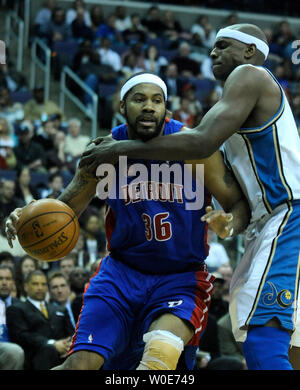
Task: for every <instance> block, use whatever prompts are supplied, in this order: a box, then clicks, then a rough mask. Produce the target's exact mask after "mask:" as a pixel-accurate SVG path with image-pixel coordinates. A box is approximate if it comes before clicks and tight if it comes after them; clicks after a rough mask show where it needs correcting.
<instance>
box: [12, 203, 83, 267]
mask: <svg viewBox="0 0 300 390" xmlns="http://www.w3.org/2000/svg"><path fill="white" fill-rule="evenodd" d="M16 228H17V236H18V239H19V242H20V244H21V246H22V248H23V249H24V250H25V252H26V253H28V254H29V255H30V256H32V257H33V258H35V259H37V260H42V261H55V260H59V259H61V258H62V257H64V256H66V255H67V254H68V253H69V252H70V251H71V250H72V249H73V248H74V246H75V244H76V242H77V240H78V236H79V223H78V219H77V216H76V215H75V213H74V211H73V210H72V209H71V208H70V207H69V206H68V205H66V204H65V203H63V202H61V201H60V200H57V199H40V200H37V201H35V202H32V203H30V204H28V205H27V206H25V207H24V208H23V210H22V214H21V216H20V218H19V221H18V224H17V226H16Z"/></svg>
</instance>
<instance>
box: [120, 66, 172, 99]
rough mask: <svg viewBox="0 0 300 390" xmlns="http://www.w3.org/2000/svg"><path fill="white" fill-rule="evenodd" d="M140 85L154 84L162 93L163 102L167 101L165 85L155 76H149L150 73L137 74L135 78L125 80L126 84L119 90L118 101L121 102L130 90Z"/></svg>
mask: <svg viewBox="0 0 300 390" xmlns="http://www.w3.org/2000/svg"><path fill="white" fill-rule="evenodd" d="M142 83H151V84H156V85H157V86H159V87H160V88H161V89H162V91H163V93H164V96H165V100H167V98H168V94H167V86H166V84H165V83H164V81H163V80H162V79H161V78H160V77H158V76H156V75H155V74H151V73H142V74H138V75H136V76H133V77H132V78H131V79H129V80H127V81H126V83H125V84H124V85H123V87H122V88H121V92H120V99H121V100H123V98H124V96H125V95H126V93H127V92H128V91H129V90H130V89H131V88H133V87H135V86H136V85H138V84H142Z"/></svg>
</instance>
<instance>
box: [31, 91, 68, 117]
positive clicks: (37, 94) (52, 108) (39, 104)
mask: <svg viewBox="0 0 300 390" xmlns="http://www.w3.org/2000/svg"><path fill="white" fill-rule="evenodd" d="M33 97H34V98H33V99H31V100H29V101H28V102H27V103H25V105H24V115H25V118H26V119H29V120H46V119H48V117H49V116H50V115H53V114H60V115H61V116H62V119H64V114H63V112H62V111H61V110H60V108H59V107H58V105H57V104H56V103H55V102H54V101H52V100H46V101H45V89H44V87H42V86H37V87H35V88H34V90H33Z"/></svg>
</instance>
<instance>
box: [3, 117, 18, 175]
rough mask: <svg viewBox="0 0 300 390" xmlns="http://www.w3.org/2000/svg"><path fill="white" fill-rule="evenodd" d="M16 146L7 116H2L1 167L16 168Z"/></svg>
mask: <svg viewBox="0 0 300 390" xmlns="http://www.w3.org/2000/svg"><path fill="white" fill-rule="evenodd" d="M14 146H15V141H14V138H13V137H12V136H11V131H10V125H9V123H8V122H7V120H6V119H5V118H1V117H0V169H14V168H15V167H16V165H17V160H16V156H15V153H14V151H13V148H14Z"/></svg>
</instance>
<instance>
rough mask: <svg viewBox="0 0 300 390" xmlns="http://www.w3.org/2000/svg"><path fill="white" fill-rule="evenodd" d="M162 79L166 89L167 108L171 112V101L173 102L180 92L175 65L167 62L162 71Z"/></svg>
mask: <svg viewBox="0 0 300 390" xmlns="http://www.w3.org/2000/svg"><path fill="white" fill-rule="evenodd" d="M162 78H163V80H164V82H165V83H166V86H167V88H168V102H167V106H168V108H169V109H171V110H172V109H173V101H174V100H175V98H176V99H177V98H178V95H179V90H180V87H179V85H180V83H179V79H178V69H177V65H176V64H174V63H173V62H169V63H168V65H167V67H166V69H165V71H164V74H163V75H162Z"/></svg>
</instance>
